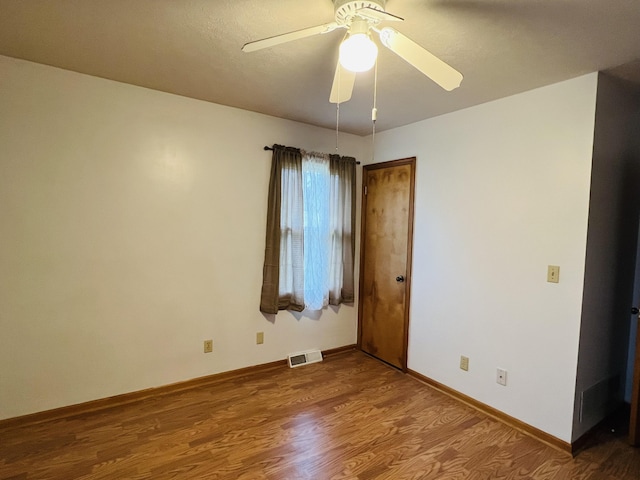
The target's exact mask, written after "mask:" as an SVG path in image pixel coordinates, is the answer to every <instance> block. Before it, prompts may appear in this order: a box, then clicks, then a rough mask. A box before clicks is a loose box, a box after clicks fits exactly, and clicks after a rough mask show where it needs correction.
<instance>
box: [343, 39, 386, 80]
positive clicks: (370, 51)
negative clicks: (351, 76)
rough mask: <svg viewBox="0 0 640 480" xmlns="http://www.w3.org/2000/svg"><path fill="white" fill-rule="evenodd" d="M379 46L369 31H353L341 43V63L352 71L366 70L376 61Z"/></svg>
mask: <svg viewBox="0 0 640 480" xmlns="http://www.w3.org/2000/svg"><path fill="white" fill-rule="evenodd" d="M376 58H378V47H377V46H376V44H375V43H374V42H373V40H371V38H370V37H369V34H368V33H352V34H351V35H349V38H347V39H346V40H345V41H344V42H342V43H341V44H340V64H341V65H342V66H343V67H344V68H346V69H347V70H349V71H351V72H366V71H367V70H370V69H371V68H372V67H373V66H374V65H375V63H376Z"/></svg>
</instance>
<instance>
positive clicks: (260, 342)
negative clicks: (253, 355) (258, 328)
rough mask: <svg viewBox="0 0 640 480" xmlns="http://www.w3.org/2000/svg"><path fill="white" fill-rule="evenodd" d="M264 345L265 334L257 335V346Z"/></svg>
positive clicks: (259, 333)
mask: <svg viewBox="0 0 640 480" xmlns="http://www.w3.org/2000/svg"><path fill="white" fill-rule="evenodd" d="M263 343H264V332H258V333H256V345H262V344H263Z"/></svg>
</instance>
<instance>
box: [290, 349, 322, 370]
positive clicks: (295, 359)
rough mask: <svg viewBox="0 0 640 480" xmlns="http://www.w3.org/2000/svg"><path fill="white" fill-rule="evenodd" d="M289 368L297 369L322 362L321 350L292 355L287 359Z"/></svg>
mask: <svg viewBox="0 0 640 480" xmlns="http://www.w3.org/2000/svg"><path fill="white" fill-rule="evenodd" d="M287 361H288V362H289V367H291V368H295V367H300V366H302V365H306V364H308V363H316V362H321V361H322V352H321V351H320V350H307V351H306V352H298V353H292V354H291V355H289V356H288V357H287Z"/></svg>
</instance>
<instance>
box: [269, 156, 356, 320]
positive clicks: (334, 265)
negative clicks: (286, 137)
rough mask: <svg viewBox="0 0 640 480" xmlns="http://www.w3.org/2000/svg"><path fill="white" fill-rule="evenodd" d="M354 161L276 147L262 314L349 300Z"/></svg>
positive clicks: (351, 295)
mask: <svg viewBox="0 0 640 480" xmlns="http://www.w3.org/2000/svg"><path fill="white" fill-rule="evenodd" d="M354 203H355V159H354V158H351V157H340V156H338V155H327V154H319V153H307V152H304V151H301V150H298V149H294V148H287V147H281V146H278V145H274V151H273V158H272V165H271V178H270V182H269V203H268V214H267V237H266V247H265V262H264V269H263V285H262V295H261V300H260V310H262V311H263V312H265V313H277V312H278V310H284V309H287V310H294V311H302V310H304V309H309V310H320V309H322V308H323V307H325V306H327V305H329V304H331V305H338V304H340V303H342V302H353V299H354V298H353V297H354V281H353V257H354V253H355V237H354V227H355V211H354Z"/></svg>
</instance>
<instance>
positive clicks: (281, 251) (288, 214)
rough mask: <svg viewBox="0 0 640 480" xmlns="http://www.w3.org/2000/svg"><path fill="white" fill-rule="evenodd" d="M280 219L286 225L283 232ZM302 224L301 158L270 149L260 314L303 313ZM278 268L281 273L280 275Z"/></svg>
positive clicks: (280, 148) (294, 150)
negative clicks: (269, 175) (281, 266)
mask: <svg viewBox="0 0 640 480" xmlns="http://www.w3.org/2000/svg"><path fill="white" fill-rule="evenodd" d="M283 216H284V217H285V218H284V220H285V224H288V225H287V227H285V229H284V232H283V228H282V223H283V222H282V217H283ZM302 222H303V219H302V154H301V153H300V150H299V149H297V148H290V147H283V146H282V145H274V146H273V155H272V157H271V177H270V179H269V199H268V203H267V234H266V243H265V252H264V266H263V269H262V293H261V295H260V311H262V312H264V313H274V314H275V313H278V310H285V309H286V310H293V311H297V312H301V311H302V310H304V296H303V289H304V272H303V270H302V268H303V267H302V262H300V261H298V260H297V259H298V257H299V258H302V253H303V252H302V242H303V238H302V235H303V223H302ZM291 224H293V226H291ZM283 234H284V236H283ZM281 255H283V256H284V258H281ZM281 264H284V266H285V271H284V272H280V265H281ZM294 265H295V268H287V267H288V266H290V267H293V266H294ZM280 292H282V293H280Z"/></svg>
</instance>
